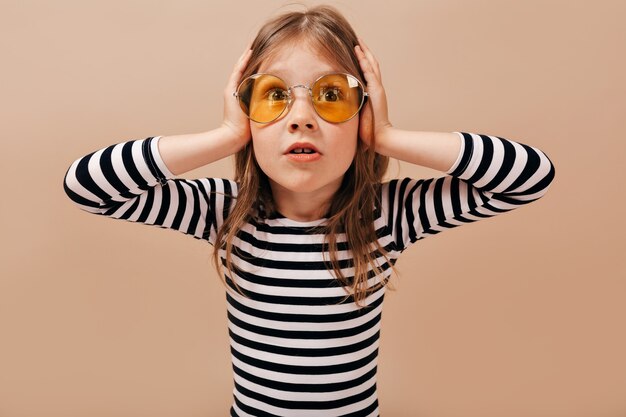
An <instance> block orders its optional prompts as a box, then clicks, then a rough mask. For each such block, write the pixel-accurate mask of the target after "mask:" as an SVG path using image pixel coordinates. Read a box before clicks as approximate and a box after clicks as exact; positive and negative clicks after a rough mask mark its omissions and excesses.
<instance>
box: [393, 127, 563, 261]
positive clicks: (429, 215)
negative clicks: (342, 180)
mask: <svg viewBox="0 0 626 417" xmlns="http://www.w3.org/2000/svg"><path fill="white" fill-rule="evenodd" d="M454 133H457V134H458V135H460V137H461V150H460V152H459V156H458V158H457V160H456V162H455V163H454V164H453V165H452V167H450V169H449V170H448V171H446V174H449V175H447V176H444V177H439V178H430V179H412V178H402V179H394V180H391V181H389V182H386V183H384V184H382V187H381V201H382V207H383V213H382V215H383V216H384V217H385V224H386V228H387V231H388V233H389V234H390V235H391V238H392V240H393V245H392V246H393V247H394V248H395V250H396V251H397V252H402V251H404V250H405V249H406V248H408V247H409V246H410V245H411V244H413V243H415V242H416V241H418V240H420V239H423V238H425V237H427V236H429V235H435V234H437V233H439V232H442V231H444V230H448V229H451V228H454V227H457V226H460V225H463V224H467V223H472V222H474V221H477V220H481V219H485V218H489V217H492V216H495V215H498V214H501V213H505V212H507V211H510V210H513V209H515V208H518V207H520V206H522V205H524V204H528V203H530V202H532V201H535V200H537V199H539V198H541V197H542V196H543V195H544V194H545V193H546V192H547V190H548V188H549V186H550V184H551V182H552V180H553V179H554V172H555V170H554V165H553V164H552V161H550V159H549V158H548V157H547V155H546V154H545V153H543V152H542V151H541V150H539V149H537V148H534V147H532V146H528V145H524V144H522V143H518V142H515V141H512V140H509V139H504V138H500V137H497V136H489V135H482V134H475V133H466V132H454Z"/></svg>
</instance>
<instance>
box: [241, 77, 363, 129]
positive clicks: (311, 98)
mask: <svg viewBox="0 0 626 417" xmlns="http://www.w3.org/2000/svg"><path fill="white" fill-rule="evenodd" d="M262 75H269V76H272V77H275V78H278V79H279V80H280V81H282V83H283V84H284V85H287V83H286V82H285V80H283V79H282V78H280V77H279V76H277V75H274V74H270V73H268V72H258V73H255V74H252V75H249V76H247V77H246V78H244V79H243V80H242V81H241V82H240V83H239V85H238V86H237V89H236V90H235V91H233V97H235V99H236V100H237V101H239V100H240V95H239V90H240V89H241V86H242V85H243V83H244V82H246V81H247V80H248V79H249V78H252V77H254V78H258V77H260V76H262ZM328 75H346V76H348V77H350V78H352V79H354V80H355V81H356V82H357V83H358V84H359V87H361V90H362V91H363V95H362V96H361V104H360V105H359V108H358V109H357V111H356V112H354V114H353V115H352V116H350V118H348V119H346V120H343V121H341V122H332V121H330V120H327V119H326V118H324V116H322V115H321V114H320V113H319V112H318V111H317V108H316V107H315V102H314V101H313V88H312V87H314V86H315V84H317V82H318V81H319V80H321V79H322V78H324V77H326V76H328ZM293 88H306V89H307V90H308V91H309V98H310V100H311V105H312V106H313V109H314V110H315V113H316V114H317V115H318V116H319V117H321V118H322V119H324V120H326V121H327V122H328V123H345V122H347V121H348V120H350V119H352V118H353V117H354V116H356V115H357V114H359V112H360V111H361V109H362V108H363V106H365V103H366V102H367V100H368V97H369V93H368V92H367V91H365V86H364V85H363V83H362V82H361V81H360V80H359V79H358V78H357V77H355V76H354V75H352V74H348V73H347V72H329V73H327V74H322V75H320V76H319V77H317V78H316V79H315V81H313V84H311V87H309V86H307V85H304V84H296V85H292V86H291V87H288V88H287V105H286V106H285V108H284V109H282V111H281V112H280V113H279V114H278V116H276V117H275V118H273V119H272V120H270V121H267V122H258V121H256V120H254V119H252V118H251V117H250V116H248V115H247V114H246V112H245V111H244V110H243V108H242V107H241V103H239V108H241V111H242V112H243V114H245V115H246V117H247V118H248V119H250V120H252V121H253V122H255V123H261V124H266V123H272V122H273V121H275V120H277V119H279V118H280V117H281V116H282V115H283V113H285V110H286V111H287V113H289V110H290V109H291V103H292V102H293V94H292V93H291V91H292V89H293ZM287 113H285V114H287Z"/></svg>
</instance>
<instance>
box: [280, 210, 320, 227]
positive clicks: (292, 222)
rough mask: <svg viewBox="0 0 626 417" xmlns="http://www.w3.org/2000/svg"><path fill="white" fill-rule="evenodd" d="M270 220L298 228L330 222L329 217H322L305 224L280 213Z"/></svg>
mask: <svg viewBox="0 0 626 417" xmlns="http://www.w3.org/2000/svg"><path fill="white" fill-rule="evenodd" d="M268 220H275V221H276V222H278V223H280V224H282V225H283V226H288V227H289V226H296V227H311V226H319V225H321V224H323V223H325V222H326V221H328V217H322V218H321V219H317V220H310V221H307V222H303V221H300V220H293V219H290V218H289V217H286V216H285V215H284V214H282V213H280V212H276V215H275V216H272V217H271V218H270V219H268Z"/></svg>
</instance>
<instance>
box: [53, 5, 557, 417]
mask: <svg viewBox="0 0 626 417" xmlns="http://www.w3.org/2000/svg"><path fill="white" fill-rule="evenodd" d="M224 100H225V103H224V107H225V111H224V121H223V123H222V125H221V126H220V127H219V128H217V129H215V130H212V131H209V132H206V133H200V134H189V135H181V136H168V137H165V136H156V137H147V138H145V139H137V140H130V141H127V142H122V143H117V144H114V145H111V146H107V147H105V148H103V149H100V150H98V151H96V152H93V153H90V154H88V155H86V156H84V157H82V158H80V159H78V160H76V161H74V163H72V164H71V166H70V167H69V169H68V170H67V172H66V174H65V178H64V189H65V192H66V193H67V195H68V197H69V198H70V199H71V200H72V201H74V202H75V203H76V204H77V205H78V207H79V208H81V209H83V210H85V211H88V212H90V213H94V214H98V215H104V216H108V217H111V218H116V219H125V220H128V221H131V222H138V223H143V224H147V225H157V226H159V227H162V228H169V229H174V230H178V231H180V232H182V233H185V234H187V235H189V236H193V237H194V238H196V239H202V240H204V241H206V242H208V243H210V244H211V245H213V247H214V249H213V256H214V258H213V260H214V262H215V266H216V268H218V271H219V272H220V276H221V277H223V279H224V283H225V288H226V298H227V303H228V320H229V334H230V344H231V352H232V355H231V358H232V367H233V376H234V386H235V388H234V391H233V396H234V401H233V404H232V407H231V409H230V415H231V416H261V415H262V416H312V417H321V416H378V415H379V411H378V399H377V393H376V370H377V367H376V364H377V354H378V340H379V332H380V319H381V311H382V305H383V297H384V293H385V288H386V284H387V282H388V280H389V278H390V276H391V272H392V270H393V269H394V264H395V262H396V261H397V259H398V258H399V257H400V254H401V253H402V252H403V251H404V250H405V249H407V248H408V247H409V246H411V245H412V244H413V243H415V242H417V241H418V240H420V239H423V238H425V237H428V236H430V235H434V234H437V233H439V232H441V231H444V230H447V229H451V228H454V227H456V226H460V225H463V224H468V223H471V222H474V221H476V220H481V219H485V218H488V217H491V216H494V215H497V214H500V213H504V212H506V211H509V210H512V209H514V208H517V207H519V206H522V205H524V204H527V203H529V202H532V201H535V200H537V199H538V198H540V197H541V196H543V195H544V194H545V192H546V190H547V189H548V186H549V185H550V183H551V181H552V180H553V178H554V166H553V165H552V163H551V161H550V160H549V159H548V157H547V156H546V155H545V154H544V153H543V152H542V151H540V150H539V149H537V148H534V147H531V146H528V145H524V144H522V143H518V142H514V141H512V140H507V139H504V138H500V137H497V136H489V135H479V134H474V133H469V132H451V133H435V132H412V131H406V130H401V129H398V128H396V127H394V126H392V124H391V123H390V121H389V118H388V115H387V102H386V97H385V90H384V88H383V85H382V79H381V73H380V68H379V66H378V62H377V61H376V58H375V57H374V55H373V54H372V52H371V51H370V50H369V49H368V48H367V46H366V45H365V44H364V43H363V41H362V40H361V39H359V38H357V36H356V34H355V32H354V31H353V29H352V28H351V26H350V25H349V23H348V22H347V21H346V20H345V18H344V17H343V16H341V14H340V13H339V12H338V11H337V10H336V9H334V8H332V7H328V6H318V7H314V8H312V9H310V10H308V11H306V12H289V13H285V14H283V15H281V16H278V17H276V18H274V19H272V20H271V21H269V22H267V23H266V24H265V25H264V26H263V27H262V28H261V29H260V31H259V33H258V35H257V36H256V38H255V39H254V40H253V42H251V45H249V48H247V49H246V51H245V52H244V53H243V55H242V56H241V57H240V59H239V61H238V62H237V64H236V65H235V68H234V70H233V72H232V75H231V76H230V79H229V81H228V84H227V86H226V89H225V91H224ZM231 154H234V155H235V160H236V171H235V178H234V180H229V179H222V178H200V179H195V180H187V179H182V178H176V176H177V175H180V174H183V173H185V172H187V171H190V170H192V169H195V168H198V167H200V166H203V165H206V164H209V163H211V162H213V161H216V160H218V159H221V158H224V157H227V156H229V155H231ZM389 157H392V158H397V159H400V160H403V161H407V162H410V163H414V164H418V165H422V166H426V167H430V168H433V169H437V170H439V171H443V172H445V173H446V174H448V175H446V176H442V177H439V178H430V179H412V178H402V179H394V180H391V181H388V182H384V183H382V177H383V175H384V173H385V170H386V168H387V163H388V158H389Z"/></svg>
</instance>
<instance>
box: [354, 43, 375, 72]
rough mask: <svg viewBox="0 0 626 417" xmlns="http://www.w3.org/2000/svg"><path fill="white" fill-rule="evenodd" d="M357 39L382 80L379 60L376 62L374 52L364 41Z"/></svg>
mask: <svg viewBox="0 0 626 417" xmlns="http://www.w3.org/2000/svg"><path fill="white" fill-rule="evenodd" d="M357 38H358V40H359V46H360V47H361V50H363V52H364V53H365V56H366V57H367V59H368V61H370V64H371V65H372V68H373V69H374V72H375V73H376V75H377V76H378V77H379V78H380V66H379V65H378V60H376V57H375V56H374V54H373V53H372V51H371V50H370V49H369V48H368V47H367V45H366V44H365V42H363V39H361V38H360V37H357Z"/></svg>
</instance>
